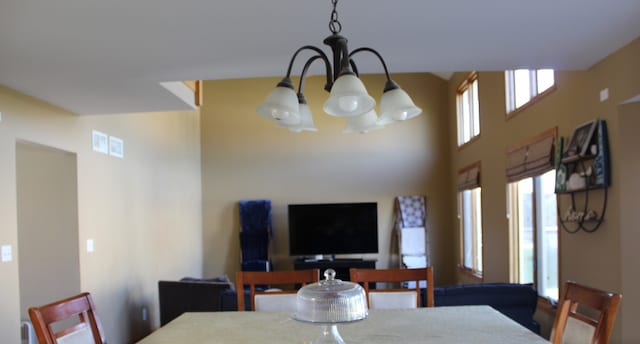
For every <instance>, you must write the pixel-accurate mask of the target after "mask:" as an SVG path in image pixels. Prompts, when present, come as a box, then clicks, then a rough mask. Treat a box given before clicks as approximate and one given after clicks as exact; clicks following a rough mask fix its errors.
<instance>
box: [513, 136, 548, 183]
mask: <svg viewBox="0 0 640 344" xmlns="http://www.w3.org/2000/svg"><path fill="white" fill-rule="evenodd" d="M554 139H555V135H554V133H553V132H549V133H548V134H546V135H541V136H539V137H538V138H536V139H534V140H531V141H530V142H528V143H527V144H524V145H521V146H519V147H517V148H514V149H512V150H510V151H509V152H507V170H506V174H507V181H508V182H515V181H518V180H521V179H524V178H529V177H533V176H537V175H540V174H542V173H544V172H547V171H549V170H551V169H553V151H554V149H553V142H554Z"/></svg>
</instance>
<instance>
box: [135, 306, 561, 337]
mask: <svg viewBox="0 0 640 344" xmlns="http://www.w3.org/2000/svg"><path fill="white" fill-rule="evenodd" d="M322 328H323V327H322V326H321V324H314V323H305V322H299V321H296V320H294V319H293V318H292V314H291V313H289V312H194V313H184V314H182V315H181V316H179V317H178V318H176V319H174V320H173V321H171V322H170V323H168V324H166V325H165V326H163V327H161V328H159V329H157V330H156V331H154V332H153V333H151V334H150V335H149V336H147V337H145V338H143V339H142V340H141V341H139V342H138V344H176V343H189V344H205V343H216V344H218V343H219V344H242V343H261V344H276V343H277V344H286V343H292V344H302V343H312V342H313V341H314V339H316V338H317V337H319V336H320V334H321V332H322ZM337 328H338V331H339V333H340V335H341V336H342V339H344V341H345V343H346V344H356V343H357V344H365V343H366V344H378V343H393V344H413V343H416V344H417V343H420V344H424V343H434V344H436V343H437V344H457V343H460V344H484V343H491V344H496V343H500V344H508V343H513V344H536V343H539V344H544V343H546V344H549V341H548V340H546V339H544V338H542V337H540V336H539V335H537V334H536V333H534V332H531V331H530V330H529V329H527V328H525V327H523V326H522V325H520V324H518V323H517V322H515V321H513V320H512V319H510V318H509V317H507V316H505V315H503V314H502V313H500V312H498V311H496V310H495V309H493V308H491V307H489V306H452V307H425V308H413V309H371V310H369V314H368V316H367V318H365V319H363V320H360V321H355V322H350V323H345V324H338V326H337Z"/></svg>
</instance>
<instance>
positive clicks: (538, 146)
mask: <svg viewBox="0 0 640 344" xmlns="http://www.w3.org/2000/svg"><path fill="white" fill-rule="evenodd" d="M556 134H557V130H556V129H555V128H554V129H553V130H549V131H547V132H544V133H542V134H541V135H538V136H537V137H535V138H533V139H532V140H529V141H528V142H526V143H525V144H523V145H520V146H518V147H516V148H514V149H511V150H509V152H508V153H507V155H508V156H507V171H506V174H507V180H508V181H509V184H508V185H507V200H508V209H507V211H508V213H507V217H508V219H509V229H510V247H511V249H510V252H511V255H510V267H511V269H510V270H511V271H510V272H511V281H512V282H515V283H532V284H534V285H535V286H536V289H537V290H538V293H539V294H540V296H543V297H548V298H550V299H554V300H557V299H558V223H557V217H556V195H555V170H554V169H553V163H552V156H553V154H552V152H553V142H554V140H555V136H556Z"/></svg>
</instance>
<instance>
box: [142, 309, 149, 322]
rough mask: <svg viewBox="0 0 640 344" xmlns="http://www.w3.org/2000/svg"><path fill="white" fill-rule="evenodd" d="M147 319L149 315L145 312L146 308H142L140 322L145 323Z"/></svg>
mask: <svg viewBox="0 0 640 344" xmlns="http://www.w3.org/2000/svg"><path fill="white" fill-rule="evenodd" d="M148 318H149V313H148V311H147V307H142V321H147V319H148Z"/></svg>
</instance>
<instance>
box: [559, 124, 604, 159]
mask: <svg viewBox="0 0 640 344" xmlns="http://www.w3.org/2000/svg"><path fill="white" fill-rule="evenodd" d="M597 124H598V120H597V119H594V120H591V121H589V122H586V123H583V124H581V125H579V126H578V127H576V128H575V129H574V130H573V135H571V139H570V140H569V144H567V152H566V153H565V159H570V158H576V159H577V158H578V157H580V156H585V155H586V154H587V153H588V152H589V143H590V142H591V138H592V137H593V132H594V131H595V130H596V126H597Z"/></svg>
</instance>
